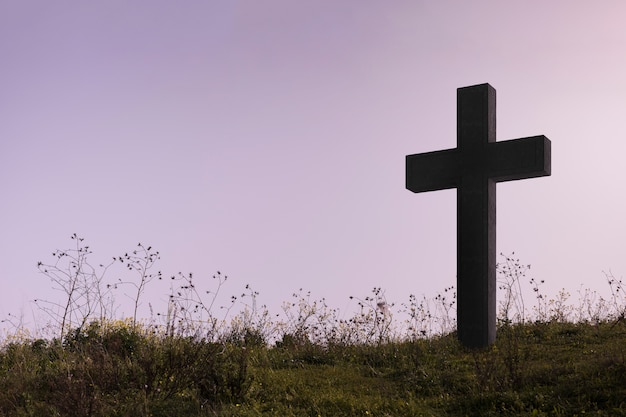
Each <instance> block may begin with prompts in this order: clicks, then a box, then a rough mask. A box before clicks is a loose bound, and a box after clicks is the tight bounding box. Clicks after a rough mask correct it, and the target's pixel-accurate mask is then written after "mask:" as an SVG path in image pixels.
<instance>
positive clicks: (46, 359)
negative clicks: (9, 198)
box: [0, 321, 626, 416]
mask: <svg viewBox="0 0 626 417" xmlns="http://www.w3.org/2000/svg"><path fill="white" fill-rule="evenodd" d="M625 382H626V325H624V324H623V323H622V322H615V321H614V322H612V323H609V322H604V323H600V324H599V325H591V324H583V323H579V324H574V323H559V322H552V323H535V324H524V325H521V324H520V325H514V326H505V327H501V328H500V329H499V331H498V339H497V342H496V344H495V345H494V346H492V347H491V348H488V349H485V350H479V351H471V350H467V349H464V348H462V347H460V346H459V344H458V343H457V341H456V339H455V336H454V334H449V335H446V336H443V337H435V338H430V339H423V340H416V341H412V342H396V343H385V344H377V345H363V344H356V345H355V344H352V345H332V346H322V345H318V344H313V343H310V342H301V343H295V342H293V341H292V343H286V344H279V347H277V346H271V347H268V346H266V345H265V344H263V343H259V341H258V340H254V343H245V341H244V340H239V341H237V340H234V341H232V340H231V341H230V342H221V343H216V342H206V341H202V340H198V339H195V338H186V337H166V336H162V335H161V336H157V335H154V334H151V333H150V332H149V331H148V330H146V329H142V328H134V327H132V326H129V325H123V324H117V325H107V326H105V327H103V326H101V325H99V324H97V323H93V324H92V325H91V326H88V327H87V328H86V329H83V330H80V331H74V332H70V334H69V335H67V336H66V337H65V338H64V340H63V341H62V342H61V341H60V340H58V339H53V340H42V339H39V340H22V341H13V342H10V343H8V342H7V343H5V345H4V346H3V347H2V349H1V350H0V416H212V415H221V416H259V415H268V416H576V415H579V416H582V415H585V416H589V415H591V416H621V415H626V384H625Z"/></svg>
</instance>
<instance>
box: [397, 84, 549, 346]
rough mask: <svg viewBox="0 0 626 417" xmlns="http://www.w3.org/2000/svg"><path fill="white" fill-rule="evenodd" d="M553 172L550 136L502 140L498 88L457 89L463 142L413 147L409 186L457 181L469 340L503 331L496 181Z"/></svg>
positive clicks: (463, 333)
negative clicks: (421, 150) (499, 302)
mask: <svg viewBox="0 0 626 417" xmlns="http://www.w3.org/2000/svg"><path fill="white" fill-rule="evenodd" d="M546 175H550V140H549V139H548V138H546V137H545V136H533V137H528V138H523V139H514V140H507V141H503V142H496V90H495V89H494V88H493V87H492V86H490V85H489V84H481V85H475V86H471V87H464V88H459V89H458V90H457V147H456V148H455V149H447V150H443V151H435V152H428V153H421V154H416V155H407V157H406V188H407V189H409V190H410V191H413V192H414V193H420V192H424V191H435V190H444V189H448V188H456V189H457V326H458V328H457V330H458V338H459V340H460V342H461V343H462V344H463V345H465V346H467V347H485V346H488V345H490V344H491V343H493V342H494V341H495V338H496V182H501V181H512V180H520V179H525V178H533V177H541V176H546Z"/></svg>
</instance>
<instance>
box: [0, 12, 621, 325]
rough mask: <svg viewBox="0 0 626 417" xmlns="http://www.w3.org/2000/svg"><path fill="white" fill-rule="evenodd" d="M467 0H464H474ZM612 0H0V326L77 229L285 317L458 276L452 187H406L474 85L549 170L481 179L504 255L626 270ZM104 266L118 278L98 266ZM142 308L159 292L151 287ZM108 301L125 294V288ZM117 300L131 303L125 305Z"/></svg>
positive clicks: (562, 271)
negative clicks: (252, 298) (409, 166)
mask: <svg viewBox="0 0 626 417" xmlns="http://www.w3.org/2000/svg"><path fill="white" fill-rule="evenodd" d="M470 3H471V4H470ZM625 16H626V4H625V3H623V2H621V1H604V2H599V3H598V2H596V3H593V4H592V3H589V2H586V1H569V0H568V1H550V2H546V1H529V2H489V1H478V2H460V1H459V2H452V1H439V2H417V1H385V2H378V1H363V0H358V1H357V0H350V1H341V2H337V1H309V2H303V1H300V2H294V1H288V0H283V1H279V0H268V1H263V2H259V1H256V0H249V1H231V0H228V1H226V0H223V1H222V0H217V1H211V2H208V1H191V0H190V1H186V2H182V3H181V2H171V1H163V0H158V1H157V0H150V1H134V2H128V1H119V0H110V1H93V2H70V1H56V2H50V1H43V0H40V1H28V0H19V1H18V0H7V1H3V2H1V3H0V56H1V57H2V71H1V74H2V76H1V77H0V121H1V122H0V192H1V196H2V211H1V215H0V231H1V232H0V253H1V254H2V256H1V257H0V277H2V291H1V292H0V297H1V298H0V317H5V316H6V315H7V314H8V313H12V314H16V315H20V314H23V316H24V320H25V322H31V323H32V322H33V321H34V320H36V315H37V313H36V312H35V315H33V306H32V304H31V302H30V300H32V299H34V298H48V299H57V298H58V297H59V294H58V293H57V292H53V291H52V290H51V287H50V283H49V282H48V281H47V280H46V278H45V277H44V276H42V275H41V274H39V273H38V271H37V268H36V263H37V261H39V260H42V261H46V262H50V261H51V260H52V258H51V256H50V254H51V252H52V251H53V250H54V249H57V248H58V249H62V248H68V247H70V246H71V243H72V242H71V240H70V239H69V236H70V235H71V234H72V233H78V234H79V235H81V236H83V237H85V238H86V240H87V241H88V243H89V245H90V246H91V248H92V250H93V251H94V254H93V263H94V264H97V263H98V262H101V261H102V260H107V259H110V257H111V256H116V255H118V254H120V253H123V252H124V251H127V250H130V249H132V248H133V247H134V246H135V245H136V244H137V242H142V243H145V244H147V245H148V244H149V245H152V246H153V247H155V248H156V249H158V250H159V251H160V252H161V256H162V259H161V261H160V263H159V264H158V268H159V269H160V270H162V271H163V273H164V274H166V275H171V274H173V273H176V272H178V271H183V272H190V271H191V272H194V273H195V275H196V276H197V277H198V279H207V278H209V277H210V276H211V275H213V273H214V272H215V271H216V270H220V271H222V272H223V273H226V274H227V275H229V277H230V280H231V281H230V283H229V284H228V285H227V287H225V288H224V291H225V292H226V293H229V294H230V293H239V292H241V289H242V288H243V286H244V285H245V284H250V285H251V286H252V287H253V288H255V289H256V290H258V291H259V292H260V301H261V302H262V303H266V304H268V305H270V306H271V307H273V308H276V309H278V308H279V307H280V304H281V303H282V302H283V301H287V300H288V299H289V298H290V296H291V293H292V292H294V291H296V290H298V289H299V288H301V287H302V288H304V289H305V290H311V292H312V294H313V296H314V297H315V298H321V297H326V298H327V299H328V301H329V303H330V304H331V305H332V306H334V307H339V308H344V307H345V306H346V305H347V304H348V303H349V300H348V297H349V296H350V295H355V296H359V297H365V296H366V295H368V294H370V291H371V288H372V287H375V286H380V287H383V288H384V289H385V290H386V297H387V299H388V301H389V302H396V303H401V302H406V301H407V300H408V294H410V293H413V294H416V295H418V296H421V295H422V294H424V295H427V296H432V295H434V294H436V293H437V292H438V291H441V290H443V288H445V287H447V286H450V285H454V284H455V281H456V243H455V242H456V235H455V233H456V203H455V199H456V193H455V191H453V190H447V191H439V192H431V193H424V194H413V193H411V192H409V191H407V190H406V189H405V188H404V157H405V155H407V154H412V153H419V152H426V151H433V150H439V149H446V148H452V147H454V146H456V136H455V135H456V89H457V88H458V87H463V86H469V85H474V84H480V83H484V82H489V83H490V84H491V85H492V86H493V87H494V88H495V89H496V90H497V93H498V110H497V111H498V113H497V119H498V139H499V140H506V139H515V138H519V137H526V136H533V135H540V134H543V135H546V136H547V137H548V138H549V139H550V140H551V141H552V176H551V177H544V178H538V179H532V180H525V181H519V182H507V183H502V184H499V185H498V221H497V224H498V230H497V234H498V251H499V252H500V251H502V252H505V253H510V252H512V251H515V252H516V255H517V256H519V257H520V258H521V260H522V261H523V262H524V263H530V264H532V276H533V277H535V278H537V279H544V280H546V287H545V290H546V292H547V293H549V294H555V293H556V292H557V291H558V290H559V289H560V288H562V287H565V288H566V289H568V290H569V291H570V292H571V293H572V297H573V298H576V297H577V294H576V291H577V290H578V289H579V288H580V287H581V285H582V286H584V287H589V288H592V289H596V290H598V291H600V292H603V293H606V292H607V291H608V287H607V285H606V282H605V280H604V276H603V274H602V271H604V270H607V271H608V270H609V269H611V270H612V271H613V273H614V274H615V275H616V276H617V277H621V276H622V275H623V274H625V273H626V256H625V255H624V238H625V237H626V222H625V221H624V216H625V213H626V194H625V189H624V180H625V179H626V164H625V163H624V154H625V153H626V145H625V143H626V124H625V123H624V117H625V116H624V115H626V76H624V74H626V53H625V51H626V30H624V17H625ZM116 276H117V275H115V274H112V275H111V278H112V279H113V278H115V277H116ZM150 291H151V292H150V293H149V294H147V297H146V299H145V301H146V303H147V302H148V301H150V302H151V303H153V304H154V305H155V306H160V305H163V302H164V300H165V299H166V293H167V290H166V289H163V288H156V286H155V287H154V288H151V289H150ZM119 301H122V302H124V297H120V299H119ZM120 313H122V314H125V315H129V314H130V313H131V311H130V309H129V308H126V307H123V308H122V309H121V311H120Z"/></svg>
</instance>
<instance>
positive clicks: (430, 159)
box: [406, 149, 461, 193]
mask: <svg viewBox="0 0 626 417" xmlns="http://www.w3.org/2000/svg"><path fill="white" fill-rule="evenodd" d="M460 159H461V154H460V152H459V150H458V149H447V150H444V151H435V152H427V153H419V154H415V155H407V156H406V188H407V189H408V190H411V191H413V192H414V193H421V192H424V191H436V190H445V189H448V188H455V187H457V186H458V183H459V177H460V174H461V172H460V169H459V168H460Z"/></svg>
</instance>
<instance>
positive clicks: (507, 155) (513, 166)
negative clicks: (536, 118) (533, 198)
mask: <svg viewBox="0 0 626 417" xmlns="http://www.w3.org/2000/svg"><path fill="white" fill-rule="evenodd" d="M550 151H551V146H550V140H549V139H548V138H546V137H545V136H533V137H529V138H522V139H513V140H506V141H502V142H491V143H488V144H487V160H488V161H489V172H488V175H489V177H491V178H493V180H494V181H496V182H502V181H513V180H521V179H525V178H535V177H543V176H548V175H550V173H551V163H550V161H551V158H550V156H551V155H550Z"/></svg>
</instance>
